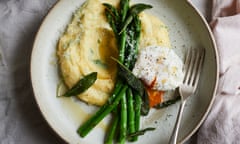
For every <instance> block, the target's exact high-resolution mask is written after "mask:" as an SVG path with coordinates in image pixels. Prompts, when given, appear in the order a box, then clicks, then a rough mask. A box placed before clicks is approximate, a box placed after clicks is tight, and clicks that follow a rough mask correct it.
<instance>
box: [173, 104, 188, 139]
mask: <svg viewBox="0 0 240 144" xmlns="http://www.w3.org/2000/svg"><path fill="white" fill-rule="evenodd" d="M185 103H186V100H183V101H182V102H181V104H180V108H179V111H178V115H177V120H176V123H175V126H174V128H173V133H172V135H171V137H170V141H169V144H176V143H177V136H178V131H179V126H180V122H181V118H182V113H183V109H184V106H185Z"/></svg>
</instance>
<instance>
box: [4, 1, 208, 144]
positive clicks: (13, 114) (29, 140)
mask: <svg viewBox="0 0 240 144" xmlns="http://www.w3.org/2000/svg"><path fill="white" fill-rule="evenodd" d="M10 1H11V2H12V3H17V2H21V3H23V4H26V3H24V1H25V0H22V1H17V0H9V2H8V1H4V0H3V1H0V6H1V3H10ZM25 2H26V1H25ZM29 2H33V3H34V2H38V3H39V5H41V3H48V5H49V7H51V6H52V5H53V4H54V3H55V2H56V0H45V1H41V0H38V1H35V0H34V1H31V0H29ZM192 2H193V4H194V5H195V6H196V7H197V8H198V9H199V10H200V11H201V13H202V14H203V15H204V16H205V17H206V18H207V20H209V19H210V16H211V2H210V1H208V0H192ZM8 6H11V5H8ZM49 7H47V8H45V10H46V12H47V10H48V9H49ZM0 9H1V7H0ZM46 12H44V13H43V15H45V14H46ZM0 17H1V14H0ZM41 21H42V19H40V20H39V21H37V22H36V27H35V28H32V29H34V30H32V31H31V32H30V33H31V34H30V35H28V37H29V38H28V39H29V40H30V41H31V42H30V44H29V42H26V41H25V42H22V41H21V40H19V41H20V42H19V44H21V45H22V46H23V47H26V48H28V50H26V49H24V48H22V49H21V50H18V51H15V52H13V53H14V54H12V55H11V56H8V57H12V58H14V61H13V62H15V63H16V62H18V61H23V62H22V63H21V64H22V65H20V66H19V67H18V70H17V71H16V70H15V68H12V69H13V70H10V68H11V66H9V67H6V66H5V67H4V61H3V62H1V51H3V53H4V47H3V46H2V48H1V37H3V36H4V35H2V33H1V31H0V86H1V89H2V90H0V143H1V144H33V143H34V144H54V143H64V142H63V141H62V140H61V139H60V138H58V136H56V135H55V134H54V132H53V131H52V130H51V129H50V127H49V126H48V124H47V123H46V122H45V120H44V118H43V117H42V115H41V113H40V111H39V109H38V107H37V105H36V102H35V100H34V96H33V92H32V88H31V82H30V74H29V64H30V55H31V46H32V43H33V39H34V36H35V34H36V32H37V28H38V27H39V25H40V23H41ZM1 23H2V22H1V21H0V26H1ZM25 33H27V32H25ZM15 40H16V39H15ZM27 43H28V44H27ZM7 46H8V47H10V46H11V44H8V45H7ZM22 52H24V53H26V55H24V56H23V55H22V56H19V55H18V53H22ZM26 57H27V58H26ZM4 71H5V72H6V71H8V72H9V73H8V74H6V73H4ZM19 71H21V73H22V74H23V75H19V74H18V73H19ZM3 81H4V83H3ZM6 83H7V84H8V85H12V87H6V85H5V84H6ZM13 97H14V98H13ZM187 143H188V144H190V143H194V138H192V139H191V140H189V141H188V142H187Z"/></svg>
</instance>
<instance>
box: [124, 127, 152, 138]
mask: <svg viewBox="0 0 240 144" xmlns="http://www.w3.org/2000/svg"><path fill="white" fill-rule="evenodd" d="M155 129H156V128H153V127H149V128H145V129H143V130H140V131H137V132H135V133H130V134H129V135H128V138H131V137H134V136H140V135H144V134H145V133H146V132H147V131H154V130H155Z"/></svg>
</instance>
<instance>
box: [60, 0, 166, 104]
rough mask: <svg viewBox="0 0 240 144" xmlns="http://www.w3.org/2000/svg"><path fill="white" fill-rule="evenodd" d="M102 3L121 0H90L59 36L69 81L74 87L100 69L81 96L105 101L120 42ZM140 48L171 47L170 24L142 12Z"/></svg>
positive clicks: (62, 66) (64, 72) (90, 100)
mask: <svg viewBox="0 0 240 144" xmlns="http://www.w3.org/2000/svg"><path fill="white" fill-rule="evenodd" d="M102 3H110V4H112V5H118V3H119V0H87V1H86V2H85V3H84V4H83V5H82V6H81V8H79V9H78V10H77V11H76V12H75V13H74V15H73V19H72V21H71V22H70V24H69V25H68V26H67V29H66V31H65V33H64V34H63V35H62V37H61V38H60V39H59V43H58V50H57V55H58V58H59V64H60V69H61V73H62V77H63V79H64V82H65V84H66V85H67V86H68V87H69V88H71V87H72V86H73V85H74V84H75V83H76V82H77V81H78V80H79V79H81V78H82V77H83V76H85V75H87V74H89V73H91V72H98V78H97V80H96V82H95V83H94V84H93V85H92V86H91V87H90V88H89V89H88V90H87V91H85V92H84V93H82V94H80V95H78V97H79V98H80V99H81V100H83V101H85V102H87V103H90V104H95V105H99V106H100V105H103V104H104V103H105V102H106V101H107V99H108V97H109V95H110V94H111V92H112V90H113V88H114V83H115V77H116V72H117V66H116V63H115V62H114V61H113V60H112V59H111V57H117V55H118V50H117V43H116V39H115V36H114V33H113V31H112V29H111V27H110V26H109V24H108V22H107V20H106V18H105V13H104V6H103V5H102ZM140 20H141V23H142V30H141V31H142V32H141V38H140V48H144V47H147V46H150V45H160V46H166V47H170V40H169V36H168V30H167V27H166V26H165V25H164V23H162V22H161V21H160V20H159V19H158V18H156V17H154V16H152V15H149V14H146V13H144V12H142V13H141V14H140Z"/></svg>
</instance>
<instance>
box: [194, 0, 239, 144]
mask: <svg viewBox="0 0 240 144" xmlns="http://www.w3.org/2000/svg"><path fill="white" fill-rule="evenodd" d="M211 27H212V31H213V34H214V36H215V39H216V43H217V47H218V51H219V58H220V81H219V86H218V91H217V96H216V100H215V102H214V105H213V108H212V110H211V112H210V113H209V115H208V117H207V119H206V121H205V122H204V123H203V125H202V127H201V128H200V129H199V132H198V133H197V143H198V144H240V0H213V9H212V22H211Z"/></svg>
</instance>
